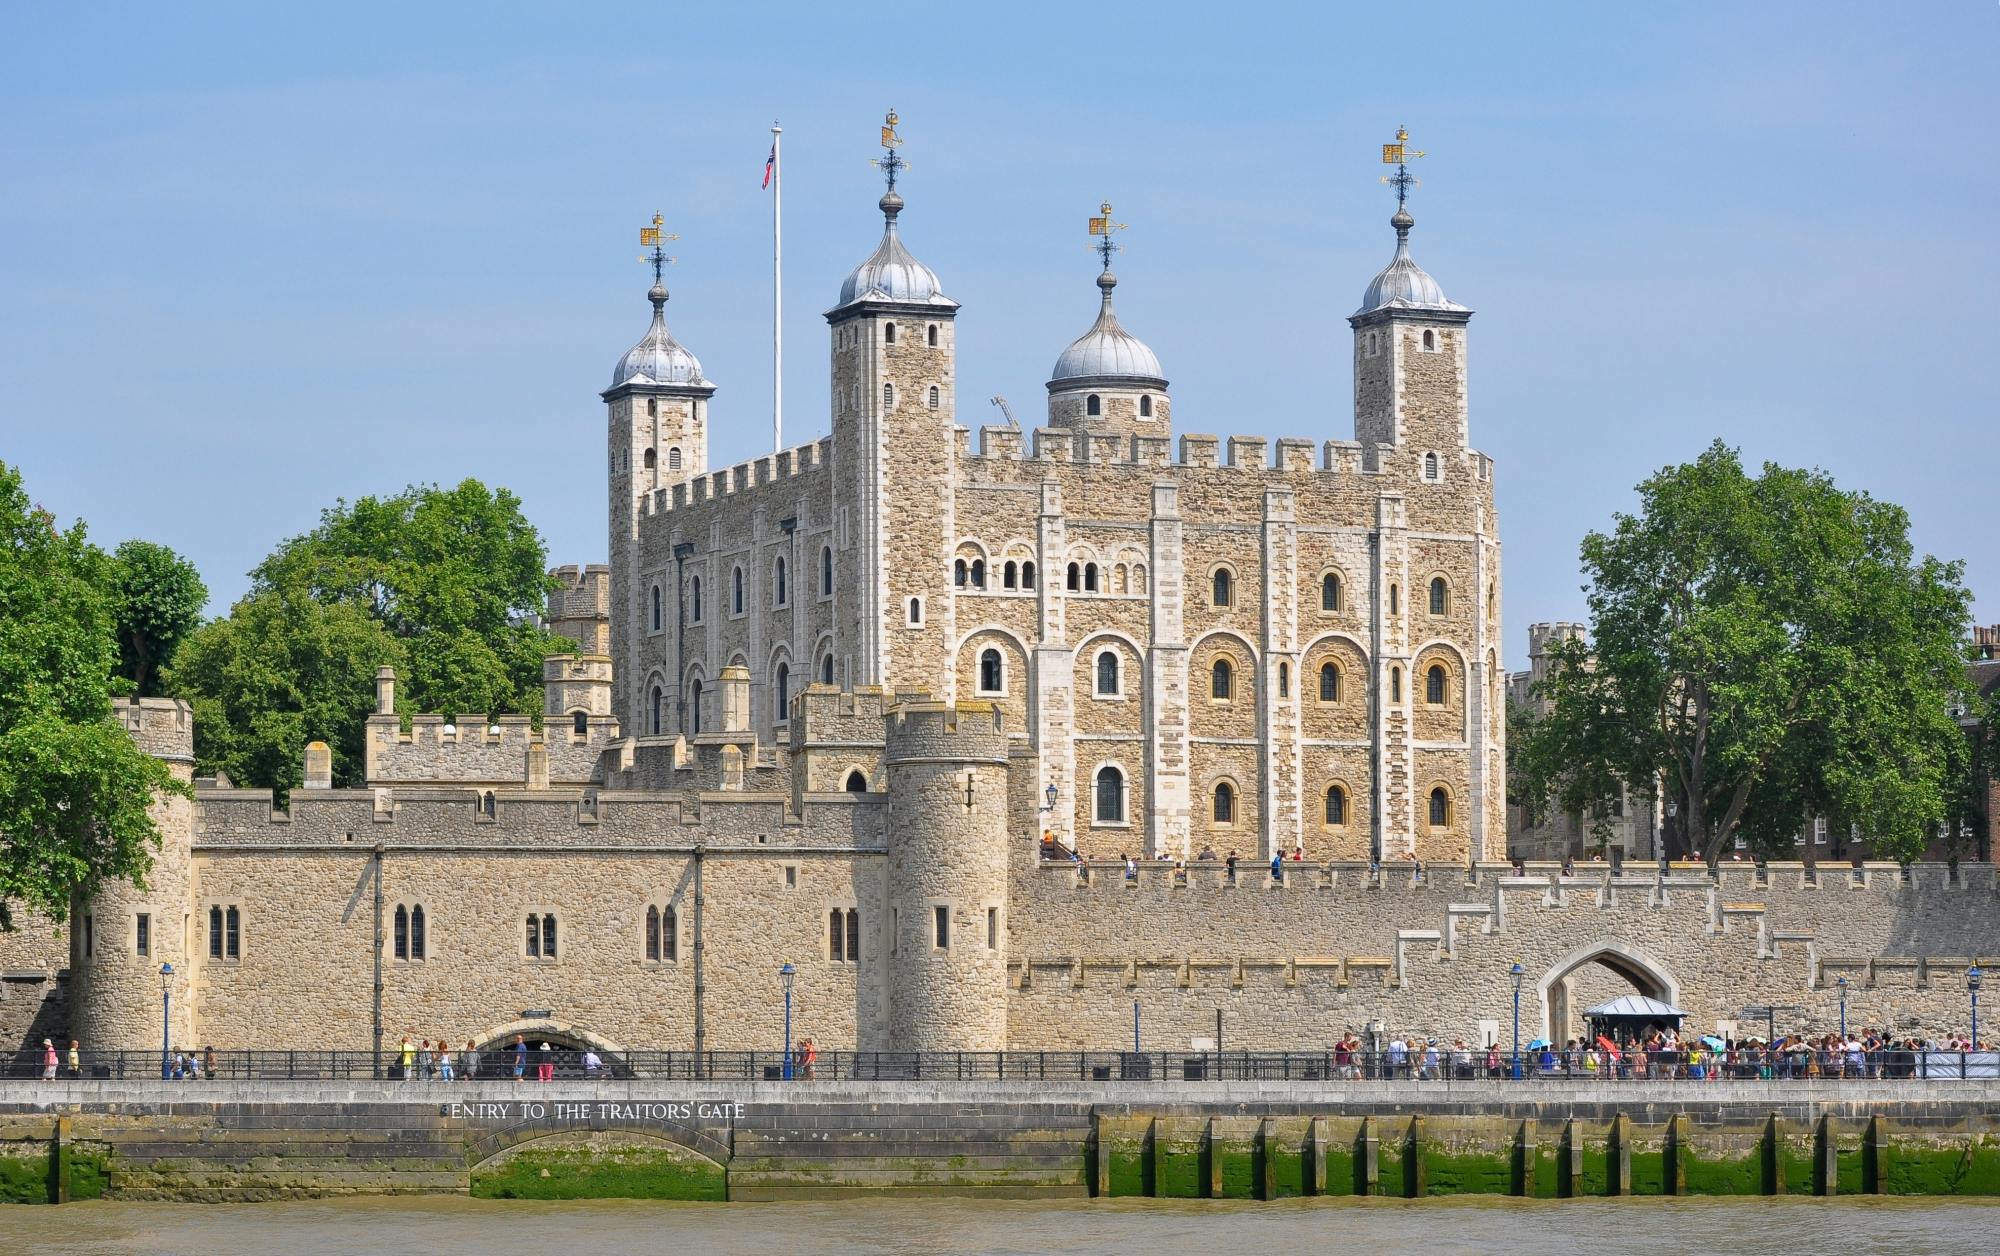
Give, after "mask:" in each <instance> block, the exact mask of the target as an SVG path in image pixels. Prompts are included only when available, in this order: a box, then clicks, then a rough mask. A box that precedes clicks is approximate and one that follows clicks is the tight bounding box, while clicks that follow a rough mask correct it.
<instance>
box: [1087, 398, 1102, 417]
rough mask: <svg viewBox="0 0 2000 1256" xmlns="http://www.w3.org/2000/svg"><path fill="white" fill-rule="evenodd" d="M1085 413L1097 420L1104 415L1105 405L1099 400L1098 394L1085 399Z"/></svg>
mask: <svg viewBox="0 0 2000 1256" xmlns="http://www.w3.org/2000/svg"><path fill="white" fill-rule="evenodd" d="M1083 412H1084V413H1085V414H1087V415H1089V416H1090V417H1092V418H1096V417H1097V416H1098V415H1100V414H1102V413H1104V403H1103V402H1102V401H1099V400H1098V399H1097V394H1096V393H1092V394H1090V395H1089V396H1088V397H1085V398H1084V399H1083Z"/></svg>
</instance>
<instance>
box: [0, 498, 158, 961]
mask: <svg viewBox="0 0 2000 1256" xmlns="http://www.w3.org/2000/svg"><path fill="white" fill-rule="evenodd" d="M115 577H116V569H115V563H114V562H113V560H112V559H111V558H110V557H109V556H108V555H106V554H105V553H104V552H103V551H102V550H100V549H98V548H97V547H96V546H94V545H92V544H91V543H90V542H89V539H88V538H87V537H86V535H85V532H84V527H83V525H82V524H81V523H77V524H74V525H72V526H71V527H70V528H69V530H68V531H63V530H62V529H61V528H59V527H57V526H56V521H55V519H54V517H53V516H51V515H50V514H49V513H48V512H47V511H44V510H41V509H39V508H37V507H35V506H33V505H32V504H31V503H30V502H29V500H28V496H27V494H26V492H25V491H24V490H23V488H22V485H21V475H20V473H19V472H18V471H16V470H15V469H14V468H12V467H9V466H7V465H6V464H5V463H0V929H11V928H13V927H14V912H13V909H14V906H15V905H16V904H19V905H22V906H25V907H26V908H28V909H30V910H33V911H38V912H41V913H43V914H46V915H48V916H50V917H52V918H54V919H56V920H61V919H63V918H64V917H65V916H66V915H67V914H68V911H69V904H70V900H71V898H72V896H78V895H83V896H87V895H89V894H90V893H91V892H92V891H93V890H95V889H96V887H97V886H98V885H99V884H100V883H101V882H103V881H105V880H107V879H118V878H131V879H133V880H139V879H142V878H143V877H144V876H145V874H146V871H147V870H148V869H149V868H150V867H151V866H152V854H153V851H154V849H156V848H157V847H158V846H159V843H160V833H159V829H158V827H157V826H156V825H155V824H154V822H153V817H152V813H151V807H152V804H153V802H154V800H155V799H156V798H158V797H159V796H161V795H162V794H167V793H179V794H183V795H186V794H188V793H189V791H188V789H187V787H186V786H185V785H183V784H181V783H180V782H178V781H176V780H175V779H174V778H173V776H172V774H171V773H170V772H168V770H167V766H166V764H164V763H162V762H161V761H160V760H158V759H156V758H154V757H153V756H151V755H149V754H146V753H145V752H144V751H142V750H140V749H139V748H138V746H137V745H136V744H134V743H133V741H132V739H131V737H130V736H128V735H127V734H126V732H125V730H124V729H123V728H120V727H119V726H118V725H117V724H116V723H114V722H113V720H112V707H111V692H112V688H113V686H114V684H115V683H116V681H115V676H116V671H117V667H118V657H119V656H118V639H117V635H116V627H117V610H118V604H117V594H116V592H115V589H114V585H115Z"/></svg>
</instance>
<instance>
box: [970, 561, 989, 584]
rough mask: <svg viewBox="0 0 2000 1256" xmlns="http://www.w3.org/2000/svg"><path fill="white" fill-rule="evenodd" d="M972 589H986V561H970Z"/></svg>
mask: <svg viewBox="0 0 2000 1256" xmlns="http://www.w3.org/2000/svg"><path fill="white" fill-rule="evenodd" d="M972 587H973V588H975V589H983V588H985V587H986V560H985V559H983V558H975V559H973V560H972Z"/></svg>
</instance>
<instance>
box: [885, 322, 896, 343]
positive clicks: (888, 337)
mask: <svg viewBox="0 0 2000 1256" xmlns="http://www.w3.org/2000/svg"><path fill="white" fill-rule="evenodd" d="M882 343H883V344H885V345H892V344H895V343H896V325H895V324H894V323H884V324H882Z"/></svg>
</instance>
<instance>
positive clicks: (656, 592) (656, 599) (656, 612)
mask: <svg viewBox="0 0 2000 1256" xmlns="http://www.w3.org/2000/svg"><path fill="white" fill-rule="evenodd" d="M651 601H652V607H653V631H654V632H658V631H659V630H660V586H659V585H657V584H656V585H654V586H653V591H652V597H651Z"/></svg>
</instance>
